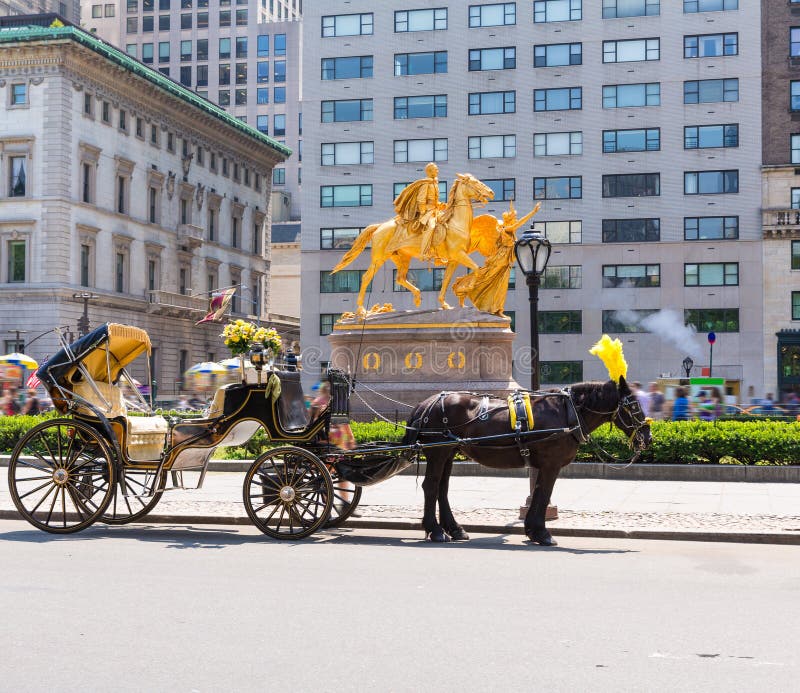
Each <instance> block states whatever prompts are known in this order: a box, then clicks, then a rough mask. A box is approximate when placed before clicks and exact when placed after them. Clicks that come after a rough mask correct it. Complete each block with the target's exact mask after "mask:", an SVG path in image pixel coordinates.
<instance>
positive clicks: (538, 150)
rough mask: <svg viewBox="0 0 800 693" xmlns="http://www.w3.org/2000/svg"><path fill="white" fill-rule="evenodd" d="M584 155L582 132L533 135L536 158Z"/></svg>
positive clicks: (539, 133) (538, 133)
mask: <svg viewBox="0 0 800 693" xmlns="http://www.w3.org/2000/svg"><path fill="white" fill-rule="evenodd" d="M578 154H583V133H582V132H547V133H545V132H537V133H535V134H534V135H533V155H534V156H570V155H573V156H574V155H578Z"/></svg>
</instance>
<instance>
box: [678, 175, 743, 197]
mask: <svg viewBox="0 0 800 693" xmlns="http://www.w3.org/2000/svg"><path fill="white" fill-rule="evenodd" d="M738 192H739V171H737V170H732V171H686V172H684V174H683V194H684V195H722V194H725V193H738Z"/></svg>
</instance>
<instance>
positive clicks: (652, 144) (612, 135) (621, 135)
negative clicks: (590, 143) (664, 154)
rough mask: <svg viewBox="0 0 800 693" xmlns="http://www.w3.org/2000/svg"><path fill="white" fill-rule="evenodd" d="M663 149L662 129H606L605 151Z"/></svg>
mask: <svg viewBox="0 0 800 693" xmlns="http://www.w3.org/2000/svg"><path fill="white" fill-rule="evenodd" d="M659 149H661V129H660V128H647V129H646V130H604V131H603V152H604V153H605V154H615V153H617V152H655V151H658V150H659Z"/></svg>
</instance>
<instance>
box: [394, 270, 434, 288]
mask: <svg viewBox="0 0 800 693" xmlns="http://www.w3.org/2000/svg"><path fill="white" fill-rule="evenodd" d="M443 279H444V267H435V268H434V269H433V272H430V271H428V270H426V269H410V270H408V281H409V282H411V283H412V284H413V285H414V286H416V287H417V288H418V289H419V290H420V291H440V290H441V288H442V281H443ZM392 291H394V292H397V293H403V292H406V291H408V289H406V288H405V287H404V286H400V285H399V284H398V283H397V270H392Z"/></svg>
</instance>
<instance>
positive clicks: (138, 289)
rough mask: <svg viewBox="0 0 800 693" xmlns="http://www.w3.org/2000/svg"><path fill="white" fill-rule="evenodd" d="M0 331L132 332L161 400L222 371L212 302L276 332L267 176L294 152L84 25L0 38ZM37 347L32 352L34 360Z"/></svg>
mask: <svg viewBox="0 0 800 693" xmlns="http://www.w3.org/2000/svg"><path fill="white" fill-rule="evenodd" d="M0 104H2V105H1V106H0V121H2V122H3V124H4V125H3V128H2V130H0V166H2V175H0V332H2V333H3V335H4V337H3V338H4V339H5V344H4V347H5V348H6V349H7V350H9V349H11V348H15V347H17V346H18V345H17V344H15V342H16V333H15V331H16V330H20V329H21V330H24V331H25V334H24V336H22V337H21V341H23V342H26V343H27V342H32V340H33V339H34V338H35V337H36V336H37V335H38V334H40V333H42V332H44V331H46V330H48V329H50V328H52V327H53V326H56V325H62V326H67V329H68V331H71V332H73V333H77V331H78V328H77V325H78V321H79V318H80V317H81V316H82V311H83V301H82V299H80V298H75V296H76V295H78V296H79V295H80V294H88V295H89V296H91V298H90V299H89V300H88V301H87V309H88V319H89V322H90V324H91V325H92V326H96V325H97V324H98V323H101V322H105V321H116V322H122V323H130V324H134V325H138V326H140V327H143V328H145V329H147V330H148V332H149V333H150V335H151V338H152V340H153V345H154V348H155V349H154V357H153V365H154V374H155V378H156V379H157V381H158V384H159V392H160V393H161V394H162V395H164V396H166V397H169V396H170V395H172V394H173V392H174V390H175V388H176V385H177V383H178V382H179V381H180V378H181V373H182V372H183V370H184V369H185V368H186V367H188V366H190V365H192V364H193V363H195V362H197V361H201V360H207V359H220V358H224V357H225V356H226V350H225V348H224V346H223V344H222V342H221V340H220V339H219V336H218V335H219V332H220V326H219V325H218V324H211V325H206V326H201V327H194V326H193V324H194V322H195V321H196V320H197V319H198V318H199V317H201V316H202V315H203V313H204V312H205V308H206V306H207V302H208V297H207V294H206V292H208V291H209V290H211V289H215V288H218V287H224V286H230V285H238V286H240V289H239V290H238V292H237V295H236V298H235V299H234V303H233V311H234V313H236V314H239V315H248V316H252V317H253V318H256V319H259V320H261V321H268V320H269V311H270V304H269V291H270V285H269V279H270V257H269V243H268V239H269V225H270V224H269V216H268V214H269V210H268V204H269V200H270V196H271V195H270V188H271V180H272V170H273V168H274V167H275V166H276V165H278V164H280V163H281V162H282V161H283V160H284V159H285V158H286V157H287V156H288V155H289V154H290V150H289V149H288V148H287V147H285V146H283V145H281V144H279V143H277V142H275V141H273V140H271V139H270V138H269V137H267V136H266V135H263V134H262V133H259V132H258V131H256V130H255V129H253V128H251V127H250V126H248V125H246V124H244V123H242V122H241V121H239V120H237V119H236V118H234V117H232V116H231V115H230V114H228V113H226V112H225V111H223V110H222V109H220V108H219V107H217V106H215V105H214V104H212V103H210V102H209V101H206V100H204V99H202V98H200V97H199V96H197V95H196V94H194V93H193V92H191V91H190V90H188V89H186V88H184V87H182V86H181V85H179V84H177V83H176V82H173V81H172V80H169V79H167V78H166V77H164V76H163V75H161V74H159V73H158V72H156V71H154V70H152V69H151V68H149V67H147V66H145V65H143V64H141V63H138V62H136V61H134V60H132V59H131V58H130V57H129V56H127V55H126V54H125V53H124V52H122V51H119V50H117V49H116V48H113V47H112V46H110V45H109V44H106V43H103V42H101V41H99V40H97V39H96V38H95V37H93V36H92V35H90V34H88V33H86V32H84V31H83V30H81V29H78V28H77V27H71V26H65V27H60V28H48V27H47V26H29V27H23V28H15V29H8V30H4V31H2V32H0ZM55 348H56V341H55V338H54V336H53V335H46V336H44V337H42V338H41V339H39V340H38V341H37V342H36V343H35V344H31V345H30V347H29V348H27V349H26V351H27V352H28V353H30V354H31V355H32V356H33V357H34V358H37V359H39V360H41V359H42V358H43V357H44V356H46V355H47V354H48V353H52V352H53V351H54V349H55Z"/></svg>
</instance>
